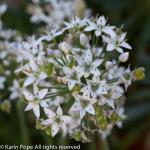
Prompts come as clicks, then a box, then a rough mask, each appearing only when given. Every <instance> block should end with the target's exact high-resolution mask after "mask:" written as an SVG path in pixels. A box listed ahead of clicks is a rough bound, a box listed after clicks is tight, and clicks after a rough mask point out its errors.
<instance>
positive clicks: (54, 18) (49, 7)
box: [27, 0, 90, 26]
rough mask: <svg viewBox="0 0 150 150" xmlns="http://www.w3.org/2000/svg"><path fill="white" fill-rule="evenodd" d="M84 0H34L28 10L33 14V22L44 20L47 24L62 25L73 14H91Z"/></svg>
mask: <svg viewBox="0 0 150 150" xmlns="http://www.w3.org/2000/svg"><path fill="white" fill-rule="evenodd" d="M85 8H86V5H85V3H84V1H83V0H43V1H40V0H32V3H31V4H30V5H29V6H28V8H27V11H28V13H29V14H31V18H30V20H31V22H32V23H40V22H43V23H45V24H46V25H52V24H53V25H55V26H60V25H62V24H63V22H64V21H65V20H70V19H71V18H72V16H73V15H77V16H80V17H81V16H87V15H89V14H90V11H89V10H88V9H85Z"/></svg>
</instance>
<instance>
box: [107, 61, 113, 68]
mask: <svg viewBox="0 0 150 150" xmlns="http://www.w3.org/2000/svg"><path fill="white" fill-rule="evenodd" d="M112 67H113V63H112V62H111V61H107V62H106V63H105V68H106V69H107V70H109V69H111V68H112Z"/></svg>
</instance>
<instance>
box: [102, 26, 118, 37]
mask: <svg viewBox="0 0 150 150" xmlns="http://www.w3.org/2000/svg"><path fill="white" fill-rule="evenodd" d="M103 31H104V32H105V33H106V34H109V35H110V36H111V37H115V36H116V34H115V32H114V30H113V29H112V28H111V27H109V26H106V27H105V28H104V29H103Z"/></svg>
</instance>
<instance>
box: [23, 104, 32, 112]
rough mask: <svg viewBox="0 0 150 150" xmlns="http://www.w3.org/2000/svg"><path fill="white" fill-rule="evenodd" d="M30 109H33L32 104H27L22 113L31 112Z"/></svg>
mask: <svg viewBox="0 0 150 150" xmlns="http://www.w3.org/2000/svg"><path fill="white" fill-rule="evenodd" d="M32 108H33V105H32V103H29V104H28V105H27V106H26V108H25V110H24V111H28V110H31V109H32Z"/></svg>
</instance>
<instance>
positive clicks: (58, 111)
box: [56, 106, 62, 116]
mask: <svg viewBox="0 0 150 150" xmlns="http://www.w3.org/2000/svg"><path fill="white" fill-rule="evenodd" d="M56 113H57V115H59V116H62V109H61V107H60V106H59V107H58V108H57V112H56Z"/></svg>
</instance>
